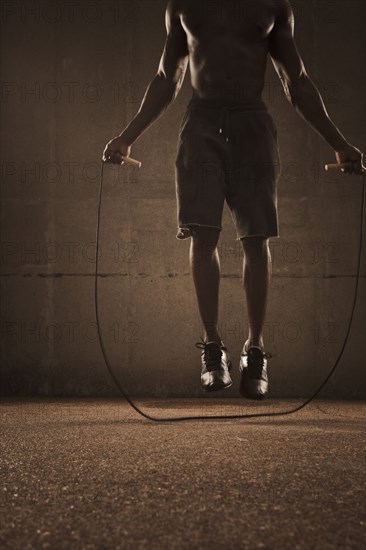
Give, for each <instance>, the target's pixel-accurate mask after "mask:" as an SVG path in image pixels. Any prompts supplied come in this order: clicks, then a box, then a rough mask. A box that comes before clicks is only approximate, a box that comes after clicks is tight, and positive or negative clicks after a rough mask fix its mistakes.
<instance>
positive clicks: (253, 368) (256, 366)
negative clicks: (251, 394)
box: [242, 348, 272, 380]
mask: <svg viewBox="0 0 366 550" xmlns="http://www.w3.org/2000/svg"><path fill="white" fill-rule="evenodd" d="M249 349H250V348H249ZM242 356H247V357H248V374H249V376H250V378H253V379H254V380H260V379H261V377H262V370H263V366H264V359H270V358H271V357H272V354H271V353H269V352H263V351H262V353H261V355H259V354H255V355H254V354H253V353H250V354H249V353H248V351H244V352H243V353H242Z"/></svg>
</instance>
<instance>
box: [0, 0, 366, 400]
mask: <svg viewBox="0 0 366 550" xmlns="http://www.w3.org/2000/svg"><path fill="white" fill-rule="evenodd" d="M71 4H72V5H73V8H72V7H71ZM71 4H70V3H69V2H67V1H61V0H57V2H55V1H53V2H48V1H47V0H45V1H39V0H38V1H35V2H33V1H32V0H30V1H27V2H22V1H20V0H17V1H15V0H14V1H12V0H10V1H9V0H7V1H6V2H4V3H3V7H2V14H1V16H2V25H1V27H2V29H1V30H2V38H1V40H2V45H1V82H2V96H1V122H2V124H1V145H2V148H1V167H2V177H1V197H2V201H1V244H2V268H1V269H2V272H1V275H2V276H1V313H2V323H1V327H2V334H1V362H2V391H3V393H4V394H8V395H9V394H18V395H26V394H40V395H103V396H107V395H118V392H117V391H116V389H115V387H114V385H113V383H112V381H111V379H110V377H109V375H108V372H107V371H106V368H105V365H104V363H103V358H102V354H101V351H100V348H99V344H98V341H97V336H96V330H95V316H94V278H93V274H94V268H95V263H94V259H95V249H94V242H95V230H96V219H97V201H98V191H99V174H100V165H99V159H100V156H101V152H102V150H103V148H104V145H105V143H106V142H107V141H108V140H109V139H110V138H112V137H113V136H114V135H116V134H117V133H119V132H120V131H121V130H122V129H123V128H124V126H125V124H126V123H127V122H128V121H129V120H130V119H131V117H132V116H133V114H134V113H135V112H136V111H137V109H138V107H139V105H140V102H141V99H142V97H143V95H144V92H145V89H146V86H147V85H148V83H149V81H150V80H151V78H152V77H153V76H154V74H155V71H156V69H157V65H158V61H159V58H160V54H161V51H162V48H163V45H164V41H165V26H164V11H165V1H163V0H156V1H155V0H154V1H152V0H150V1H148V0H135V1H127V0H126V1H115V2H112V1H108V0H107V1H103V2H99V1H97V2H96V1H93V2H91V1H90V2H89V1H88V0H83V2H82V1H81V0H76V1H75V2H73V3H71ZM293 4H294V10H295V16H296V17H297V24H296V38H297V43H298V47H299V50H300V51H301V53H302V56H303V59H304V61H305V65H306V67H307V69H308V72H309V74H310V76H311V77H312V78H313V80H314V81H315V82H316V83H317V84H318V87H319V88H320V90H321V92H322V95H323V98H324V101H325V103H326V106H327V109H328V112H329V113H330V115H331V117H332V118H333V120H334V122H335V123H336V124H337V126H338V127H339V128H340V130H341V131H342V132H343V133H344V135H345V136H346V137H347V139H348V140H349V141H351V142H352V143H354V144H355V145H356V146H358V147H359V148H360V149H362V150H365V149H366V147H365V145H366V143H365V71H364V67H365V28H364V20H365V3H364V2H363V1H362V0H347V2H345V1H344V0H335V1H332V2H331V1H324V2H323V1H321V2H318V1H315V0H306V1H296V2H294V3H293ZM345 4H347V6H346V10H345V9H344V8H345ZM56 8H57V9H56ZM190 95H191V90H190V84H189V73H187V76H186V81H185V83H184V87H183V89H182V90H181V93H180V95H179V96H178V98H177V100H176V102H175V104H174V105H172V106H171V107H170V109H169V110H168V112H167V114H166V116H165V117H163V118H161V119H160V120H159V121H157V122H156V123H155V125H154V126H153V127H152V128H151V129H150V130H149V131H148V132H146V133H145V134H144V135H143V136H142V137H141V138H140V139H139V140H138V141H137V142H136V143H135V145H134V146H133V150H132V156H133V157H135V158H138V159H140V160H141V161H142V163H143V167H142V169H141V170H140V171H136V170H131V169H129V168H127V167H121V168H117V167H112V166H107V167H105V182H104V191H103V205H102V219H101V236H100V237H101V241H100V247H101V257H100V272H101V277H100V279H99V296H100V298H99V300H100V310H101V313H100V315H101V322H102V330H103V335H104V340H105V344H106V348H107V351H108V355H109V358H110V361H111V363H112V365H113V366H114V369H115V371H116V373H117V374H118V376H119V378H120V379H121V380H122V381H123V383H124V384H125V387H126V390H127V391H128V392H130V393H134V394H138V395H151V396H166V395H170V396H175V395H189V396H195V395H201V390H200V386H199V373H200V359H199V354H200V352H199V350H197V349H196V348H195V347H194V343H195V342H196V341H198V340H199V336H200V334H202V330H201V324H200V320H199V317H198V310H197V306H196V302H195V294H194V287H193V282H192V281H191V277H190V274H189V266H188V250H189V240H186V241H178V240H177V239H176V237H175V235H176V203H175V188H174V160H175V154H176V145H177V138H178V127H179V122H180V120H181V117H182V115H183V112H184V109H185V104H186V103H187V101H188V100H189V98H190ZM263 98H264V100H265V101H266V103H267V105H268V108H269V111H270V112H271V114H272V116H273V117H274V119H275V121H276V123H277V127H278V133H279V143H280V152H281V162H282V175H281V178H280V181H279V187H278V195H279V219H280V234H281V236H280V239H272V240H271V250H272V259H273V281H272V287H271V295H270V303H269V309H268V316H267V326H266V348H267V349H268V351H270V352H271V353H272V354H273V355H274V357H273V359H272V361H271V380H272V388H273V393H274V395H277V396H300V397H301V396H307V395H309V394H310V393H311V392H312V391H313V389H314V388H315V387H316V385H317V384H318V383H319V382H320V381H321V380H322V379H323V378H324V377H325V375H326V374H327V373H328V371H329V369H330V368H331V366H332V365H333V362H334V360H335V359H336V357H337V355H338V352H339V350H340V348H341V346H342V343H343V339H344V336H345V333H346V329H347V324H348V321H349V317H350V312H351V303H352V297H353V292H354V287H355V282H356V280H355V274H356V260H357V254H356V252H357V246H358V240H359V224H360V208H361V204H360V196H361V178H358V177H355V176H352V177H347V176H341V175H328V174H327V173H325V172H324V171H323V165H324V163H325V162H328V161H331V162H332V161H334V155H333V151H332V150H331V149H330V148H329V146H328V145H327V144H326V143H325V142H323V140H322V139H321V138H320V137H319V136H318V135H317V134H316V133H315V132H314V131H313V130H312V129H311V128H310V127H308V126H307V125H306V123H305V122H304V121H303V120H302V119H301V117H299V116H298V115H297V114H296V112H295V111H294V110H293V109H292V107H291V105H290V104H289V103H288V102H287V101H286V99H285V97H284V94H283V92H282V89H281V85H280V82H279V80H278V77H277V75H276V73H275V72H274V70H273V67H272V63H271V61H270V59H269V60H268V69H267V76H266V89H265V92H264V94H263ZM223 224H224V230H223V232H222V235H221V240H220V244H219V250H220V254H221V266H222V283H221V295H220V300H221V312H220V327H221V332H222V335H223V338H224V340H225V342H226V344H227V345H228V347H229V351H230V353H231V356H232V358H233V360H234V362H235V364H237V362H238V358H239V353H240V350H241V347H242V345H243V341H244V338H245V335H246V329H247V322H248V319H247V314H246V310H245V301H244V294H243V291H242V289H241V273H242V253H241V249H240V244H239V243H238V242H236V241H235V230H234V227H233V225H232V221H231V217H230V213H229V210H228V208H227V206H226V205H225V209H224V218H223ZM362 274H363V275H362V277H363V278H362V279H361V284H360V289H359V297H358V303H357V307H356V312H355V318H354V322H353V325H352V329H351V333H350V337H349V342H348V344H347V347H346V351H345V354H344V356H343V358H342V360H341V362H340V365H339V367H338V370H337V372H336V374H335V376H333V378H332V379H331V381H330V382H329V384H328V386H327V388H326V390H325V391H324V392H323V394H322V395H323V396H329V397H335V396H338V397H361V396H363V395H364V388H365V384H364V381H365V340H364V334H365V314H364V309H363V305H364V302H365V285H364V269H363V270H362ZM234 376H235V382H237V381H238V375H237V373H236V374H235V375H234ZM236 388H237V385H236V386H235V389H232V390H231V392H228V393H227V395H229V394H230V395H231V396H234V395H238V394H237V393H236Z"/></svg>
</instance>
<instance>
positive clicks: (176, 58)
mask: <svg viewBox="0 0 366 550" xmlns="http://www.w3.org/2000/svg"><path fill="white" fill-rule="evenodd" d="M165 25H166V30H167V38H166V42H165V46H164V50H163V53H162V56H161V59H160V62H159V67H158V70H157V73H156V75H155V77H154V78H153V79H152V81H151V82H150V84H149V85H148V87H147V89H146V92H145V95H144V98H143V100H142V103H141V106H140V108H139V110H138V112H137V114H136V115H135V117H134V118H133V119H132V121H131V122H130V123H129V124H128V126H127V127H126V128H125V130H123V132H122V133H121V134H120V136H121V137H122V138H123V139H124V140H125V141H126V142H127V143H129V144H130V145H131V144H132V143H133V142H134V141H136V139H137V138H138V137H139V136H140V135H141V134H142V133H143V132H145V130H147V128H149V126H151V125H152V124H153V123H154V122H155V121H156V120H157V119H158V118H160V117H161V116H162V115H163V114H164V113H165V111H166V110H167V108H168V107H169V105H170V104H171V103H172V102H173V101H174V100H175V98H176V97H177V95H178V93H179V90H180V88H181V86H182V84H183V80H184V76H185V73H186V70H187V65H188V46H187V35H186V33H185V31H184V29H183V27H182V24H181V21H180V17H179V15H178V14H177V13H176V10H175V2H174V0H170V1H169V2H168V6H167V9H166V13H165Z"/></svg>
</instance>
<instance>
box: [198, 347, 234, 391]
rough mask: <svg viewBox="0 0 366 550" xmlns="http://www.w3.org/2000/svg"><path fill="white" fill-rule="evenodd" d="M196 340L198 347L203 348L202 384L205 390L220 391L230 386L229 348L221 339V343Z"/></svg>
mask: <svg viewBox="0 0 366 550" xmlns="http://www.w3.org/2000/svg"><path fill="white" fill-rule="evenodd" d="M201 340H202V342H196V348H199V349H202V350H203V351H202V353H201V361H202V371H201V385H202V388H203V390H204V391H207V392H208V391H218V390H223V389H225V388H230V386H232V383H233V381H232V380H231V376H230V370H231V369H232V363H231V361H230V358H229V354H228V351H227V348H226V347H225V346H224V344H223V342H222V341H221V345H220V344H217V343H216V342H205V341H204V340H203V339H202V337H201Z"/></svg>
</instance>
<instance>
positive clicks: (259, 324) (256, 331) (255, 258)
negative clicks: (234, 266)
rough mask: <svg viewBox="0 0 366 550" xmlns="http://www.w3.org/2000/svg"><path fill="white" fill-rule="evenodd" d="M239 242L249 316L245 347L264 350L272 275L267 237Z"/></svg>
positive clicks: (247, 238)
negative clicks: (241, 250)
mask: <svg viewBox="0 0 366 550" xmlns="http://www.w3.org/2000/svg"><path fill="white" fill-rule="evenodd" d="M240 242H241V243H242V246H243V251H244V261H243V284H244V290H245V293H246V300H247V310H248V317H249V335H248V339H247V341H246V342H245V349H248V348H249V347H250V346H258V347H260V348H261V349H262V351H264V344H263V326H264V320H265V316H266V309H267V299H268V290H269V284H270V279H271V275H272V261H271V252H270V250H269V239H268V238H267V237H265V236H256V237H245V238H243V239H241V241H240Z"/></svg>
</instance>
